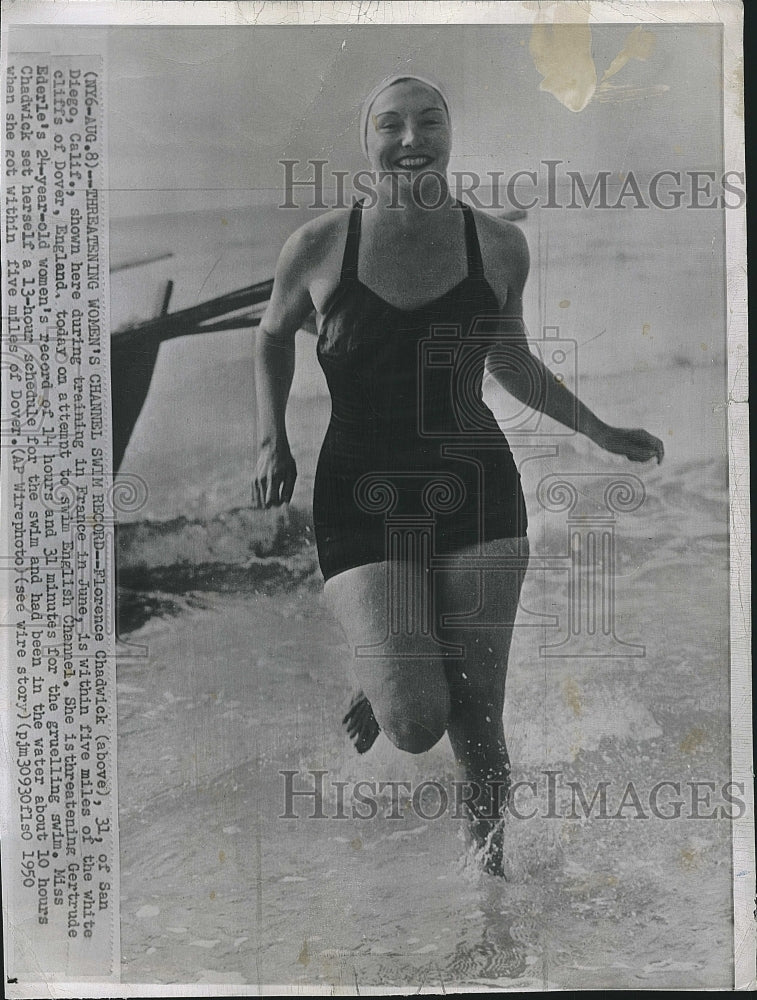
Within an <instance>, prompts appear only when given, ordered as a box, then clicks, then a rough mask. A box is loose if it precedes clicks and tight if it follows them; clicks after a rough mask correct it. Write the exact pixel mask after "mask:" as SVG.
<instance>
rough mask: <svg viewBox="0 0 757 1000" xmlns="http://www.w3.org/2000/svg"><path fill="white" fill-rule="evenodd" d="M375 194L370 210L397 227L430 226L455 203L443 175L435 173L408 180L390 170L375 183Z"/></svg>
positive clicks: (433, 226) (441, 218)
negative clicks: (375, 197)
mask: <svg viewBox="0 0 757 1000" xmlns="http://www.w3.org/2000/svg"><path fill="white" fill-rule="evenodd" d="M376 194H377V200H376V203H375V205H374V206H373V209H374V211H375V212H377V213H378V214H380V216H381V217H382V221H384V222H385V223H387V224H391V225H392V226H393V227H397V228H401V229H415V230H419V229H433V228H435V227H436V226H438V225H440V224H443V221H442V220H443V219H444V217H445V216H447V215H448V214H449V212H450V210H452V209H455V208H456V207H457V202H456V201H455V199H454V198H453V197H452V194H451V192H450V190H449V185H448V183H447V179H446V178H444V177H442V176H441V175H439V174H435V175H430V176H427V177H423V176H420V177H417V178H416V179H415V180H413V181H411V182H408V181H407V180H406V178H403V177H398V175H396V174H390V175H388V176H387V177H385V178H383V179H382V180H381V182H380V183H379V184H378V185H377V188H376ZM369 211H370V210H369Z"/></svg>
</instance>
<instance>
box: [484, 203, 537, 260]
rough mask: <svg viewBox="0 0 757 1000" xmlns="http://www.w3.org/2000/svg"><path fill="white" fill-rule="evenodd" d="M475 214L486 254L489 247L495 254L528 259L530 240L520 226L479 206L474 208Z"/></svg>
mask: <svg viewBox="0 0 757 1000" xmlns="http://www.w3.org/2000/svg"><path fill="white" fill-rule="evenodd" d="M473 215H474V217H475V220H476V229H477V231H478V236H479V241H480V243H481V251H482V253H483V254H484V255H486V251H487V249H488V250H489V251H491V252H493V253H495V254H500V253H506V254H507V255H508V256H509V257H512V256H515V257H516V258H523V260H524V261H525V262H527V261H528V242H527V240H526V237H525V235H524V234H523V230H522V229H521V228H520V226H517V225H516V224H515V223H514V222H510V221H508V220H507V219H500V218H497V216H496V215H490V214H489V213H488V212H484V211H482V210H481V209H478V208H474V209H473Z"/></svg>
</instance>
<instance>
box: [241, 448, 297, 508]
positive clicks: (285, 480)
mask: <svg viewBox="0 0 757 1000" xmlns="http://www.w3.org/2000/svg"><path fill="white" fill-rule="evenodd" d="M296 479H297V466H296V465H295V464H294V459H293V458H292V453H291V452H290V450H289V447H288V446H286V447H284V448H282V447H278V448H277V447H274V446H273V445H263V447H262V448H261V449H260V452H259V454H258V462H257V466H256V468H255V478H254V479H253V481H252V506H253V507H255V508H257V509H258V510H262V509H265V508H267V507H279V506H280V505H281V504H283V503H289V501H290V500H291V499H292V493H293V492H294V484H295V480H296Z"/></svg>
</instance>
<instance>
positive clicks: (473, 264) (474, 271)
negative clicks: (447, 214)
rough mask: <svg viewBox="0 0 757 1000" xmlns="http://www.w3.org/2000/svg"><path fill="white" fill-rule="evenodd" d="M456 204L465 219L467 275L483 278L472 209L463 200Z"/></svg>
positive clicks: (482, 266) (479, 247)
mask: <svg viewBox="0 0 757 1000" xmlns="http://www.w3.org/2000/svg"><path fill="white" fill-rule="evenodd" d="M458 205H459V206H460V208H461V209H462V210H463V218H464V219H465V253H466V256H467V258H468V277H470V278H483V276H484V262H483V260H482V258H481V246H480V244H479V242H478V232H477V230H476V220H475V219H474V217H473V210H472V209H471V207H470V205H466V204H465V202H462V201H459V202H458Z"/></svg>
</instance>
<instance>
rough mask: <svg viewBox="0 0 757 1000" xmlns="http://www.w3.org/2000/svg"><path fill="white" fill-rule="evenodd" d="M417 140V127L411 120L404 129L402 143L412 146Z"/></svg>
mask: <svg viewBox="0 0 757 1000" xmlns="http://www.w3.org/2000/svg"><path fill="white" fill-rule="evenodd" d="M414 141H415V129H414V128H413V126H412V124H411V123H410V122H407V123H406V124H405V126H404V128H403V130H402V145H403V146H412V144H413V142H414Z"/></svg>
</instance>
